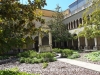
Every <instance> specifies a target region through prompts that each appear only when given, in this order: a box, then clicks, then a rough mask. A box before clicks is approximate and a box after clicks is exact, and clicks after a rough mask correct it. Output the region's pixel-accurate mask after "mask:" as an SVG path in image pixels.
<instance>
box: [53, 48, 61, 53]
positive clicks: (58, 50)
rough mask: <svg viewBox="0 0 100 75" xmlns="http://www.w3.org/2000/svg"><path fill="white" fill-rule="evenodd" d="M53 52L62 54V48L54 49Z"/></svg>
mask: <svg viewBox="0 0 100 75" xmlns="http://www.w3.org/2000/svg"><path fill="white" fill-rule="evenodd" d="M52 51H53V52H55V53H61V52H62V49H60V48H53V50H52Z"/></svg>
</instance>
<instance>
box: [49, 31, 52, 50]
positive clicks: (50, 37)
mask: <svg viewBox="0 0 100 75" xmlns="http://www.w3.org/2000/svg"><path fill="white" fill-rule="evenodd" d="M49 46H50V49H51V51H52V34H51V32H50V31H49Z"/></svg>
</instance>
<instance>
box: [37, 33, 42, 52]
mask: <svg viewBox="0 0 100 75" xmlns="http://www.w3.org/2000/svg"><path fill="white" fill-rule="evenodd" d="M38 46H39V52H40V49H41V46H42V37H41V33H39V45H38Z"/></svg>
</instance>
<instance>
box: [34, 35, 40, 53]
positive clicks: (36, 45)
mask: <svg viewBox="0 0 100 75" xmlns="http://www.w3.org/2000/svg"><path fill="white" fill-rule="evenodd" d="M34 42H35V43H34V48H35V50H36V51H37V52H38V51H39V50H38V49H39V48H38V36H36V37H35V38H34Z"/></svg>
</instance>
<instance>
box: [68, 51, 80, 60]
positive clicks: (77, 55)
mask: <svg viewBox="0 0 100 75" xmlns="http://www.w3.org/2000/svg"><path fill="white" fill-rule="evenodd" d="M79 57H80V54H79V53H78V52H73V54H72V55H71V56H69V57H68V58H70V59H75V58H79Z"/></svg>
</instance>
